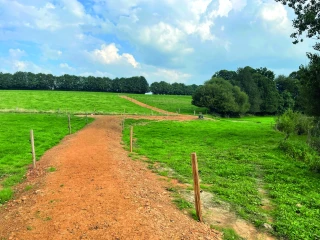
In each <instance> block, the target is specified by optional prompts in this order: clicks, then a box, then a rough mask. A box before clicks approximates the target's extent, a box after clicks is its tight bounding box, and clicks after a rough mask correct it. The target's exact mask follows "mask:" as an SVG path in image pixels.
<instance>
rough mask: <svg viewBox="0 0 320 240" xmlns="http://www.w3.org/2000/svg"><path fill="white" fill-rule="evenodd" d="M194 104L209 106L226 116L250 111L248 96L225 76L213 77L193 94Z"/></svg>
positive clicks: (211, 109)
mask: <svg viewBox="0 0 320 240" xmlns="http://www.w3.org/2000/svg"><path fill="white" fill-rule="evenodd" d="M192 104H193V105H196V106H199V107H207V108H209V109H210V111H211V112H215V113H219V114H222V115H224V116H239V115H240V114H241V113H245V112H246V111H248V109H249V107H250V105H249V103H248V96H247V94H245V93H244V92H242V91H241V90H240V88H239V87H237V86H233V85H232V84H231V83H230V82H228V81H227V80H224V79H223V78H215V77H213V78H212V79H211V80H209V81H207V82H206V83H205V84H204V85H203V86H200V87H198V88H197V90H196V91H195V92H194V94H193V95H192Z"/></svg>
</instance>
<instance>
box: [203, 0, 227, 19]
mask: <svg viewBox="0 0 320 240" xmlns="http://www.w3.org/2000/svg"><path fill="white" fill-rule="evenodd" d="M232 8H233V5H232V2H231V1H230V0H219V7H218V9H217V10H213V11H212V12H211V13H210V14H209V16H210V18H216V17H228V14H229V12H230V11H231V10H232Z"/></svg>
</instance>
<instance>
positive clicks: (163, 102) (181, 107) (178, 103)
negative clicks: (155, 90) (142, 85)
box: [125, 94, 207, 114]
mask: <svg viewBox="0 0 320 240" xmlns="http://www.w3.org/2000/svg"><path fill="white" fill-rule="evenodd" d="M125 95H126V96H129V97H131V98H134V99H136V100H138V101H140V102H143V103H145V104H148V105H150V106H153V107H157V108H160V109H164V110H166V111H169V112H175V113H181V114H194V111H196V114H198V113H199V112H202V113H203V114H205V113H206V111H207V108H199V107H196V106H194V105H192V104H191V100H192V97H191V96H178V95H139V94H125ZM179 111H180V112H179Z"/></svg>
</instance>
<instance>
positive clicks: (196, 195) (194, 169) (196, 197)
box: [30, 114, 203, 222]
mask: <svg viewBox="0 0 320 240" xmlns="http://www.w3.org/2000/svg"><path fill="white" fill-rule="evenodd" d="M87 118H88V116H87V114H86V121H87ZM124 122H125V119H123V120H122V129H124ZM68 128H69V134H71V120H70V114H68ZM30 143H31V153H32V162H33V168H36V151H35V146H34V134H33V129H31V130H30ZM132 151H133V126H131V127H130V153H132ZM191 163H192V174H193V186H194V203H195V209H196V214H197V217H198V219H199V221H200V222H202V221H203V220H202V212H201V201H200V182H199V170H198V160H197V154H196V153H191Z"/></svg>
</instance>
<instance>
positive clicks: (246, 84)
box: [235, 66, 262, 114]
mask: <svg viewBox="0 0 320 240" xmlns="http://www.w3.org/2000/svg"><path fill="white" fill-rule="evenodd" d="M254 73H256V71H255V70H254V69H253V68H251V67H248V66H247V67H245V68H239V69H238V70H237V79H236V81H235V84H236V85H237V86H239V87H240V88H241V90H242V91H244V92H245V93H246V94H247V95H248V97H249V103H250V109H249V112H250V113H253V114H255V113H260V112H261V108H260V105H261V103H262V99H261V95H260V91H259V87H258V84H257V83H256V82H255V80H254V78H253V74H254Z"/></svg>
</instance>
